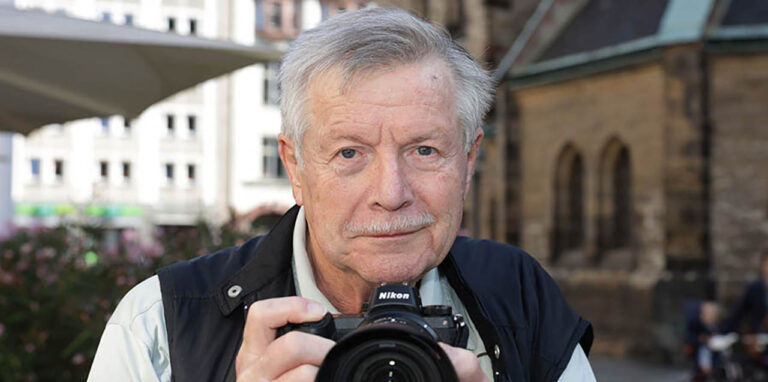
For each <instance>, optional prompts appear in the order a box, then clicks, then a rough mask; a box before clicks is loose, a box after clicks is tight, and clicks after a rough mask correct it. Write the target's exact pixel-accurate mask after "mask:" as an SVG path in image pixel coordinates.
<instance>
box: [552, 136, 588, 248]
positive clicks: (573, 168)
mask: <svg viewBox="0 0 768 382" xmlns="http://www.w3.org/2000/svg"><path fill="white" fill-rule="evenodd" d="M583 167H584V166H583V160H582V157H581V154H579V152H578V151H577V150H576V149H575V148H574V147H573V146H572V145H568V146H566V147H565V148H564V149H563V151H562V152H561V153H560V156H559V157H558V160H557V167H556V169H555V187H554V191H555V192H554V197H555V203H554V205H555V210H554V219H553V223H554V224H553V225H554V229H553V235H552V236H553V237H552V255H553V256H552V261H553V262H554V261H558V260H559V259H560V258H561V257H563V256H564V255H566V254H569V253H571V252H573V251H574V250H578V249H580V248H581V247H582V244H583V243H584V200H583V199H584V198H583V190H584V185H583V175H584V168H583ZM568 257H571V256H568ZM575 260H576V261H577V262H578V261H581V260H582V259H580V258H579V259H575Z"/></svg>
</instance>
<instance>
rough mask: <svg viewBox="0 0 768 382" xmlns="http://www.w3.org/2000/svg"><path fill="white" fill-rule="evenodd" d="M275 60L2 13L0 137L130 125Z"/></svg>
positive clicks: (242, 50)
mask: <svg viewBox="0 0 768 382" xmlns="http://www.w3.org/2000/svg"><path fill="white" fill-rule="evenodd" d="M280 56H281V53H280V52H279V51H278V50H276V49H273V48H269V47H263V46H262V47H257V46H244V45H238V44H234V43H229V42H223V41H217V40H210V39H204V38H198V37H190V36H181V35H177V34H174V33H165V32H157V31H151V30H146V29H140V28H135V27H131V26H120V25H114V24H109V23H101V22H94V21H86V20H80V19H74V18H71V17H66V16H61V15H50V14H47V13H43V12H39V11H21V10H17V9H14V8H10V7H4V6H0V131H3V130H4V131H16V132H20V133H23V134H27V133H29V132H31V131H32V130H34V129H36V128H38V127H40V126H43V125H46V124H50V123H61V122H66V121H71V120H75V119H81V118H87V117H94V116H108V115H114V114H120V115H124V116H126V117H129V118H133V117H136V116H138V115H139V114H140V113H141V112H142V111H143V110H144V109H146V108H147V107H149V106H150V105H152V104H154V103H156V102H158V101H160V100H162V99H164V98H166V97H168V96H171V95H173V94H174V93H177V92H179V91H181V90H184V89H186V88H189V87H191V86H193V85H195V84H198V83H200V82H203V81H205V80H208V79H210V78H214V77H217V76H219V75H222V74H224V73H228V72H230V71H233V70H235V69H238V68H241V67H244V66H247V65H250V64H254V63H257V62H265V61H270V60H277V59H279V58H280Z"/></svg>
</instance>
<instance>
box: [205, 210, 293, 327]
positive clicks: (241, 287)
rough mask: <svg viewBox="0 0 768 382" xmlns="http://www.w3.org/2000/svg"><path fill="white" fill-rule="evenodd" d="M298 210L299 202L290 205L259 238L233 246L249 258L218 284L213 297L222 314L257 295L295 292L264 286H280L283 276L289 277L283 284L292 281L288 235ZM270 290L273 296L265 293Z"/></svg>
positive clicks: (248, 302) (291, 251) (256, 297)
mask: <svg viewBox="0 0 768 382" xmlns="http://www.w3.org/2000/svg"><path fill="white" fill-rule="evenodd" d="M298 213H299V206H293V207H292V208H291V209H290V210H288V212H286V213H285V214H284V215H283V216H282V217H281V218H280V220H279V221H278V222H277V224H276V225H275V226H274V227H273V228H272V230H271V231H269V233H268V234H267V235H266V236H264V237H263V238H261V240H258V239H252V240H249V241H248V242H246V243H245V244H243V246H241V247H240V248H238V249H237V251H238V252H239V251H245V253H246V258H249V259H250V260H248V262H247V263H246V264H245V266H243V267H242V268H241V269H240V270H239V271H238V272H237V273H235V274H234V275H233V276H232V277H230V278H228V279H227V280H225V281H224V282H223V283H222V284H221V285H220V286H219V288H218V291H217V292H218V293H217V296H216V298H217V300H218V305H219V309H220V310H221V313H222V314H224V315H225V316H228V315H230V314H231V313H232V312H233V311H235V310H236V309H237V308H238V307H240V306H241V305H244V304H245V305H247V304H250V303H252V302H253V301H255V300H257V299H262V298H268V297H274V296H277V295H281V294H282V295H289V294H295V291H291V292H292V293H288V294H286V291H284V290H280V291H269V290H265V288H267V287H269V286H270V285H275V283H276V282H277V283H278V285H280V289H284V285H286V283H285V282H284V281H285V278H286V277H287V278H289V281H290V282H289V283H287V284H290V285H293V274H292V272H291V257H292V255H293V245H292V241H291V237H292V234H293V226H294V225H295V223H296V216H297V215H298ZM267 289H269V288H267ZM291 289H292V288H291ZM272 294H274V296H267V295H272ZM262 295H264V296H262Z"/></svg>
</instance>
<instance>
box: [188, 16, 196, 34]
mask: <svg viewBox="0 0 768 382" xmlns="http://www.w3.org/2000/svg"><path fill="white" fill-rule="evenodd" d="M189 34H191V35H193V36H194V35H197V20H195V19H189Z"/></svg>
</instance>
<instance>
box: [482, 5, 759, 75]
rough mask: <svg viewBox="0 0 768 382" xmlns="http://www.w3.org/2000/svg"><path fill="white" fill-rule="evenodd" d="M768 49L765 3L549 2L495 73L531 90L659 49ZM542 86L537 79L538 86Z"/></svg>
mask: <svg viewBox="0 0 768 382" xmlns="http://www.w3.org/2000/svg"><path fill="white" fill-rule="evenodd" d="M692 42H704V43H705V45H706V46H707V47H708V48H710V47H711V50H713V51H722V50H729V49H730V50H732V49H745V47H747V48H749V49H768V1H766V0H643V1H636V0H544V1H542V2H541V3H540V6H539V9H537V10H536V12H535V13H534V15H533V16H532V17H531V19H530V20H529V23H528V25H526V27H525V28H524V29H523V31H522V32H521V34H520V36H518V38H517V40H516V41H515V43H514V44H513V45H512V48H511V49H510V50H509V51H508V52H507V55H506V56H505V57H504V59H503V60H502V61H501V63H500V65H499V68H498V69H497V71H496V78H497V80H501V79H503V78H507V79H511V80H512V81H513V82H518V83H520V84H525V83H527V82H530V81H533V80H532V77H538V78H540V77H542V75H545V76H546V77H547V78H548V79H549V80H553V79H558V78H564V77H574V76H581V75H584V74H588V73H592V72H595V71H602V70H607V69H611V68H615V67H617V66H618V67H621V66H625V65H630V64H634V63H637V62H645V61H648V60H653V59H657V58H658V57H660V50H659V49H658V48H660V47H664V46H669V45H675V44H684V43H692ZM534 82H538V81H534Z"/></svg>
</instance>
